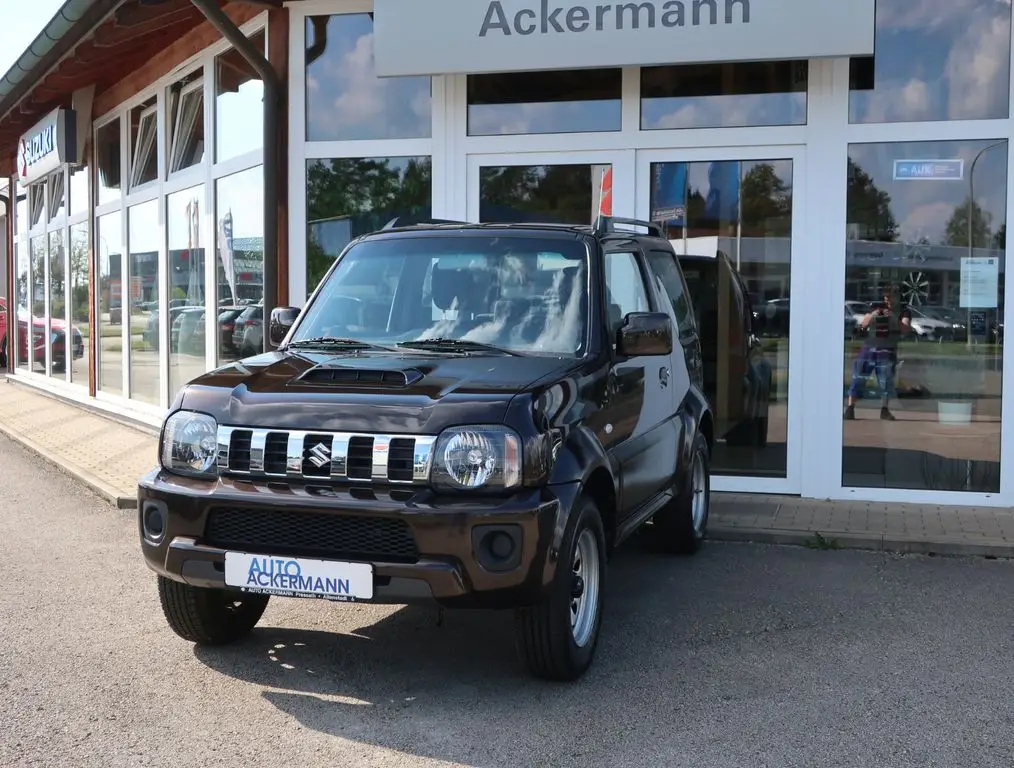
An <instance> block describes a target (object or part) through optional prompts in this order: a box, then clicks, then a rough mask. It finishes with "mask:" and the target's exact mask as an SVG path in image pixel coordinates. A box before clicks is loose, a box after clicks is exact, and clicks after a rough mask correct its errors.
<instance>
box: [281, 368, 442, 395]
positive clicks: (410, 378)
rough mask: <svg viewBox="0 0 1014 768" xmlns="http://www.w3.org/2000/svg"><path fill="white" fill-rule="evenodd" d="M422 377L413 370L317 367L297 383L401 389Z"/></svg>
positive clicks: (301, 377) (419, 372)
mask: <svg viewBox="0 0 1014 768" xmlns="http://www.w3.org/2000/svg"><path fill="white" fill-rule="evenodd" d="M422 377H423V375H422V372H421V371H417V370H415V369H414V368H411V369H408V370H404V371H398V370H393V371H392V370H384V369H379V370H378V369H369V368H347V367H344V366H330V365H318V366H317V367H315V368H311V369H310V370H308V371H307V372H306V373H304V374H303V375H302V376H300V377H299V378H298V379H297V381H298V382H299V383H301V384H313V385H315V386H325V387H385V388H391V389H402V388H404V387H408V386H411V385H412V384H415V383H416V382H417V381H419V379H421V378H422Z"/></svg>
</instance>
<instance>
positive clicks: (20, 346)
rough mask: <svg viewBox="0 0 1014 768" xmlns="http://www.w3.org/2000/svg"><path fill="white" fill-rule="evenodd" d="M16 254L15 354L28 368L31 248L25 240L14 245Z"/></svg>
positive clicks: (21, 363) (18, 360)
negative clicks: (26, 244)
mask: <svg viewBox="0 0 1014 768" xmlns="http://www.w3.org/2000/svg"><path fill="white" fill-rule="evenodd" d="M14 254H15V258H16V259H17V265H18V283H17V290H18V295H17V301H16V303H15V304H14V322H15V325H16V326H17V337H16V338H17V342H16V343H15V345H14V350H15V352H14V354H15V356H16V358H17V366H18V368H25V369H27V368H28V344H29V341H28V339H29V330H28V318H29V317H30V314H31V311H30V307H31V301H30V299H29V296H30V295H31V291H30V286H31V258H30V253H29V249H28V248H27V247H26V246H25V244H24V241H19V242H17V243H15V245H14Z"/></svg>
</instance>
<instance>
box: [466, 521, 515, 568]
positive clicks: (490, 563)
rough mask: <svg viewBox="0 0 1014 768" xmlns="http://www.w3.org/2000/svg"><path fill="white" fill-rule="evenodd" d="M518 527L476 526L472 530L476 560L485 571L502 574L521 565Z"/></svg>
mask: <svg viewBox="0 0 1014 768" xmlns="http://www.w3.org/2000/svg"><path fill="white" fill-rule="evenodd" d="M522 541H523V537H522V533H521V526H520V525H477V526H475V527H474V528H473V529H472V547H473V551H474V552H475V557H476V560H478V562H479V565H481V566H482V567H483V568H484V569H486V570H487V571H490V572H492V573H502V572H504V571H510V570H513V569H515V568H517V567H518V566H519V565H520V563H521V549H522V547H521V542H522Z"/></svg>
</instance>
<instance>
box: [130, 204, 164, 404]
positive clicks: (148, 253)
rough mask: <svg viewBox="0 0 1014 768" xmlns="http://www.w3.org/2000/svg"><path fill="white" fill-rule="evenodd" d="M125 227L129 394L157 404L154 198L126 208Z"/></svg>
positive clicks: (158, 342) (160, 322) (158, 337)
mask: <svg viewBox="0 0 1014 768" xmlns="http://www.w3.org/2000/svg"><path fill="white" fill-rule="evenodd" d="M127 227H128V233H127V237H128V241H127V244H128V247H129V249H130V264H129V279H130V284H129V285H128V286H125V288H126V289H127V290H126V292H125V296H124V301H123V303H124V309H125V310H126V311H125V313H124V317H123V322H125V323H129V324H130V325H129V328H130V331H129V333H130V358H129V359H130V396H131V397H132V398H133V399H135V400H140V401H142V402H145V403H149V404H151V405H159V404H160V402H159V401H160V398H159V369H158V350H159V346H160V345H161V343H162V339H163V336H162V332H161V330H160V329H161V327H162V325H163V324H164V322H165V321H164V320H162V318H161V316H160V312H159V309H158V252H159V238H160V232H161V227H160V226H159V221H158V200H149V201H148V202H147V203H141V204H140V205H135V206H133V207H132V208H130V209H129V210H128V211H127Z"/></svg>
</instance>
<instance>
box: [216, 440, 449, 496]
mask: <svg viewBox="0 0 1014 768" xmlns="http://www.w3.org/2000/svg"><path fill="white" fill-rule="evenodd" d="M434 442H435V438H432V437H428V436H413V435H367V434H352V433H347V432H302V431H299V432H290V431H286V430H271V429H243V428H242V427H224V426H223V427H219V428H218V469H219V471H220V472H222V473H223V474H233V475H240V476H244V477H266V478H271V477H279V478H288V479H290V480H332V481H345V480H355V481H360V482H381V483H384V482H387V483H425V482H426V481H427V480H428V479H429V473H430V459H431V454H432V451H433V444H434Z"/></svg>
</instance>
